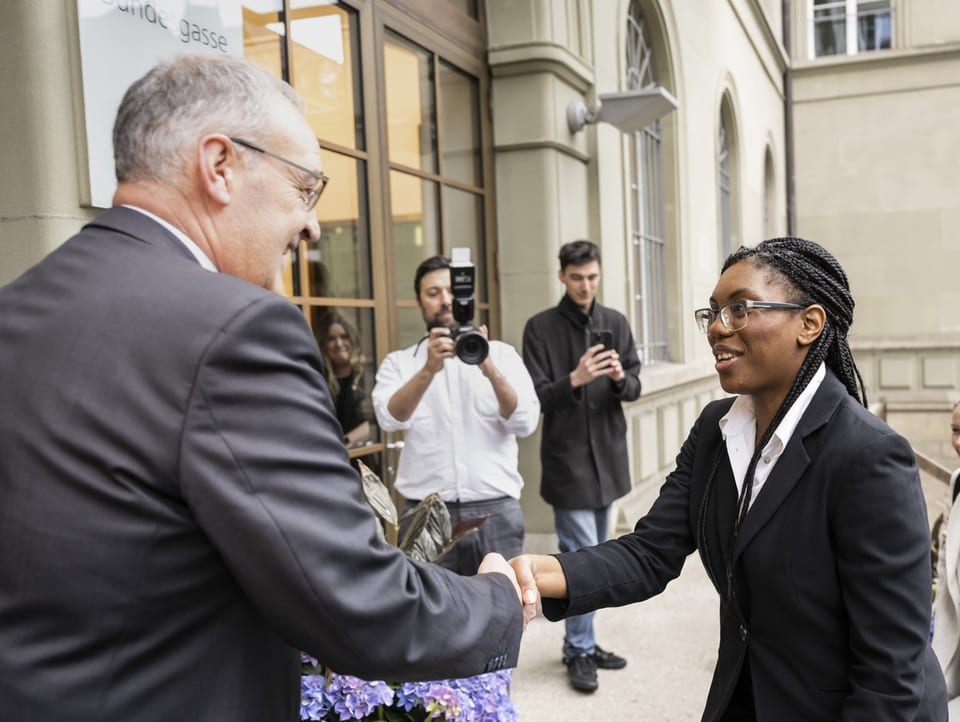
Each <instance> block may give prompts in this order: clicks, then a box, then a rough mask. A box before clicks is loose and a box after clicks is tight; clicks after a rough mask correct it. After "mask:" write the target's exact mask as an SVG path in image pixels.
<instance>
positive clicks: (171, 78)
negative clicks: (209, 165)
mask: <svg viewBox="0 0 960 722" xmlns="http://www.w3.org/2000/svg"><path fill="white" fill-rule="evenodd" d="M280 98H286V99H287V100H288V101H290V102H291V103H293V104H294V105H295V106H296V107H297V108H299V109H301V110H302V109H303V103H302V101H301V100H300V98H299V96H297V94H296V92H295V91H294V90H293V88H291V87H290V86H289V85H288V84H287V83H285V82H283V81H282V80H279V79H278V78H275V77H274V76H273V75H271V74H270V73H269V72H268V71H267V70H266V69H265V68H263V67H261V66H259V65H256V64H255V63H252V62H250V61H249V60H244V59H243V58H235V57H230V56H213V55H189V56H182V57H179V58H176V59H175V60H171V61H167V62H164V63H160V64H159V65H157V66H155V67H154V68H153V69H151V70H150V71H149V72H148V73H147V74H146V75H144V76H143V77H142V78H140V79H139V80H137V81H136V82H134V83H133V85H131V86H130V88H129V89H128V90H127V92H126V93H125V94H124V96H123V100H122V101H121V102H120V108H119V109H118V110H117V119H116V122H115V123H114V126H113V158H114V163H115V165H116V173H117V180H118V181H119V182H124V181H138V180H154V181H160V182H173V181H175V180H176V179H177V178H178V177H179V175H180V172H181V170H182V168H183V166H184V163H185V162H186V160H187V157H188V155H189V154H190V153H191V152H192V150H193V148H194V147H195V145H196V142H197V141H198V140H199V139H200V138H201V137H203V136H204V135H206V134H208V133H223V134H225V135H227V136H241V137H245V138H248V139H251V140H254V141H258V140H260V138H258V136H262V135H263V134H264V133H265V132H266V130H267V126H268V123H269V119H270V106H271V104H272V103H274V102H277V100H279V99H280Z"/></svg>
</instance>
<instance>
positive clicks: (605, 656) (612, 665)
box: [593, 645, 627, 669]
mask: <svg viewBox="0 0 960 722" xmlns="http://www.w3.org/2000/svg"><path fill="white" fill-rule="evenodd" d="M593 660H594V661H595V662H596V663H597V667H599V668H600V669H623V668H624V667H626V666H627V660H625V659H624V658H623V657H620V656H619V655H616V654H614V653H613V652H608V651H607V650H605V649H601V648H600V645H596V646H595V647H594V648H593Z"/></svg>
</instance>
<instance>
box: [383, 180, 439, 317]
mask: <svg viewBox="0 0 960 722" xmlns="http://www.w3.org/2000/svg"><path fill="white" fill-rule="evenodd" d="M438 200H439V198H438V191H437V184H436V183H434V182H432V181H427V180H423V179H421V178H418V177H416V176H412V175H408V174H406V173H400V172H398V171H391V173H390V214H391V220H392V223H393V245H394V258H395V261H396V272H397V297H398V298H400V299H406V300H411V301H412V300H416V297H415V296H414V293H413V275H414V273H415V272H416V269H417V266H418V265H420V261H422V260H424V259H425V258H429V257H430V256H435V255H436V254H438V253H440V248H441V246H440V215H439V204H438Z"/></svg>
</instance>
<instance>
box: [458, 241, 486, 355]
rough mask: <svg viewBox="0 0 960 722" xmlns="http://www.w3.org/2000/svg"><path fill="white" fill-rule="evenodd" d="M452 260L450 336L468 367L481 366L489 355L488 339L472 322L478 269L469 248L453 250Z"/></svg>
mask: <svg viewBox="0 0 960 722" xmlns="http://www.w3.org/2000/svg"><path fill="white" fill-rule="evenodd" d="M451 255H452V259H451V261H450V285H451V287H452V291H453V309H452V311H453V320H454V321H456V324H455V325H454V327H453V328H451V329H450V336H451V338H453V339H454V340H455V341H456V342H457V346H456V351H457V358H459V359H460V360H461V361H463V362H464V363H465V364H474V365H475V364H481V363H483V360H484V359H485V358H486V357H487V354H488V353H490V344H489V343H488V342H487V339H486V337H485V336H484V335H483V334H482V333H480V332H479V331H478V330H477V329H475V328H474V327H473V326H472V325H471V324H472V322H473V279H474V272H475V269H474V267H473V264H472V263H471V262H470V249H469V248H454V249H453V252H452V254H451Z"/></svg>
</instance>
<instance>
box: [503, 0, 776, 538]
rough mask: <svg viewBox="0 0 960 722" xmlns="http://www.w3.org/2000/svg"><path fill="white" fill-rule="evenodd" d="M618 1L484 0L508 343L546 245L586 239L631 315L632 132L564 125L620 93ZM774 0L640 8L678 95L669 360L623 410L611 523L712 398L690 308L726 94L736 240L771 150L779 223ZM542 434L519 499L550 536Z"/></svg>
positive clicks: (669, 219)
mask: <svg viewBox="0 0 960 722" xmlns="http://www.w3.org/2000/svg"><path fill="white" fill-rule="evenodd" d="M628 6H629V3H628V2H626V0H599V1H598V0H594V1H593V2H591V1H589V0H580V1H574V0H570V1H568V2H547V1H546V0H543V1H541V2H536V1H533V2H524V3H514V2H509V1H508V0H488V2H487V16H488V38H489V50H490V54H489V57H490V65H491V73H492V75H493V83H492V91H493V125H494V145H495V153H496V160H495V162H496V186H497V231H498V241H499V258H500V264H499V265H500V288H501V296H502V298H501V301H502V307H503V309H504V314H503V327H504V328H503V330H504V336H505V337H506V338H507V339H508V340H510V341H511V342H514V343H517V342H518V341H519V339H520V337H521V334H522V330H523V325H524V323H525V322H526V319H527V318H529V317H530V316H531V315H533V314H534V313H536V312H537V311H540V310H542V309H543V308H546V307H548V306H552V305H554V304H556V302H557V301H558V299H559V298H560V296H561V294H562V290H563V289H562V287H561V286H560V284H559V283H558V281H557V280H556V271H557V259H556V254H557V251H558V250H559V247H560V245H561V244H563V243H564V242H567V241H570V240H573V239H575V238H578V237H582V236H586V237H589V238H590V239H591V240H594V241H595V242H597V243H598V244H599V245H600V246H601V248H602V250H603V254H604V278H603V284H602V288H601V293H600V300H601V302H602V303H604V304H606V305H608V306H612V307H614V308H617V309H619V310H621V311H622V312H624V313H625V314H627V316H628V317H629V316H630V315H631V314H632V313H633V302H632V298H633V294H634V293H635V292H636V290H637V289H635V288H634V286H633V284H634V278H633V271H632V269H631V265H630V263H631V249H630V246H629V241H628V239H629V229H630V223H631V217H630V214H631V211H630V207H629V192H630V187H629V181H630V176H629V152H630V145H629V142H628V139H627V138H626V137H625V136H623V135H622V134H621V133H620V132H619V131H618V130H617V129H616V128H614V127H612V126H610V125H605V124H599V125H591V126H588V127H587V128H586V129H585V130H584V131H581V132H579V133H575V134H573V133H571V132H570V131H569V129H568V128H567V124H566V108H567V105H568V104H569V103H570V102H571V101H574V100H583V101H584V102H585V103H586V104H587V105H593V104H596V102H597V96H598V95H599V94H601V93H607V92H614V91H620V90H624V89H625V86H624V84H623V78H624V74H625V67H624V66H625V62H626V60H625V59H626V52H625V34H626V33H625V31H626V13H627V9H628ZM778 8H779V3H775V2H769V1H767V2H762V3H761V2H757V1H751V0H729V1H728V2H710V3H676V2H656V1H654V0H649V1H648V2H645V3H643V10H644V16H645V18H646V20H647V24H648V29H649V31H650V35H651V38H650V39H651V43H652V45H653V47H654V54H655V60H656V65H657V75H658V81H659V83H660V84H661V85H663V86H664V87H665V88H666V89H667V90H669V91H670V92H671V93H672V94H673V95H674V96H675V97H676V98H677V99H678V100H679V103H680V109H679V110H678V111H676V112H674V113H673V114H671V115H669V116H667V117H666V118H664V120H663V127H662V133H663V138H664V141H663V178H664V196H665V213H666V216H665V218H664V221H665V226H666V229H665V236H666V238H667V242H668V249H669V250H668V272H667V279H666V283H667V286H668V298H669V303H668V306H669V311H668V313H669V319H668V323H669V327H670V329H671V348H672V362H671V363H668V364H662V365H659V366H657V367H649V368H646V369H644V371H643V374H642V377H641V378H642V381H643V386H644V393H643V395H642V396H641V399H640V400H639V401H638V402H636V403H634V404H631V405H630V406H629V408H628V409H627V416H628V423H629V432H628V439H629V442H630V463H631V469H632V470H633V483H634V487H635V491H634V492H633V493H632V494H630V495H629V496H628V497H627V498H625V499H624V500H623V501H622V502H621V503H620V504H618V518H619V524H620V525H621V526H622V525H623V524H627V523H632V518H633V517H635V516H636V515H638V514H639V513H640V512H642V510H643V508H644V507H645V505H647V504H649V501H650V499H651V498H652V497H651V490H654V491H655V489H657V488H659V486H660V484H661V483H662V481H663V476H664V474H665V473H666V472H667V471H668V470H669V469H671V468H672V466H673V461H674V458H675V456H676V453H677V451H678V450H679V447H680V444H681V442H682V441H683V439H684V438H685V437H686V434H687V432H688V431H689V429H690V426H691V425H692V423H693V420H694V419H695V418H696V414H697V413H698V412H699V410H700V408H702V406H703V404H704V403H705V402H706V401H708V400H709V399H711V398H715V397H716V396H717V395H719V394H720V393H721V392H720V390H719V386H718V384H717V382H716V377H715V374H714V373H713V371H712V362H711V359H710V356H709V349H708V347H707V344H706V342H705V341H704V339H703V337H702V335H701V334H700V333H699V332H698V331H697V330H696V328H695V326H694V324H693V319H692V311H693V309H694V308H698V307H700V306H702V305H704V304H705V303H706V301H707V299H708V298H709V295H710V293H711V291H712V289H713V286H714V284H715V283H716V280H717V275H718V270H719V266H720V263H721V261H722V259H721V258H720V244H719V216H718V191H717V177H718V167H717V150H718V147H717V134H718V125H719V111H720V103H721V100H722V99H723V98H724V97H726V98H727V99H728V102H729V104H730V107H731V109H732V115H733V123H734V126H733V128H732V131H733V135H734V136H735V138H736V146H735V155H736V163H735V170H734V172H735V185H736V187H737V189H738V192H737V194H736V195H735V208H734V215H735V218H736V230H735V238H736V242H741V241H747V242H755V241H757V240H760V238H761V237H762V227H763V197H764V188H765V183H766V178H765V165H764V163H765V158H766V157H767V154H768V152H769V155H770V156H771V157H772V159H773V176H774V177H773V180H772V185H773V197H774V199H775V203H774V207H773V209H772V211H773V213H772V218H771V227H772V230H773V232H782V231H784V230H785V228H786V221H785V207H786V204H785V201H784V196H785V190H784V189H785V168H784V164H783V160H782V159H783V154H784V147H785V140H784V131H783V128H784V122H783V118H784V115H783V112H784V111H783V71H784V68H785V66H786V56H785V54H784V52H783V48H782V44H781V42H780V33H781V30H780V14H779V9H778ZM538 449H539V434H537V435H536V436H535V437H533V438H531V439H528V440H525V441H524V442H523V443H522V444H521V471H522V472H523V475H524V478H525V479H526V480H527V489H526V492H525V494H524V499H523V504H524V511H525V513H526V516H527V526H528V529H530V530H531V531H550V530H552V526H553V519H552V514H551V512H550V510H549V508H548V507H547V506H546V505H545V504H544V503H543V502H542V501H541V500H540V498H539V494H538V487H539V479H540V465H539V457H538Z"/></svg>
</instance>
